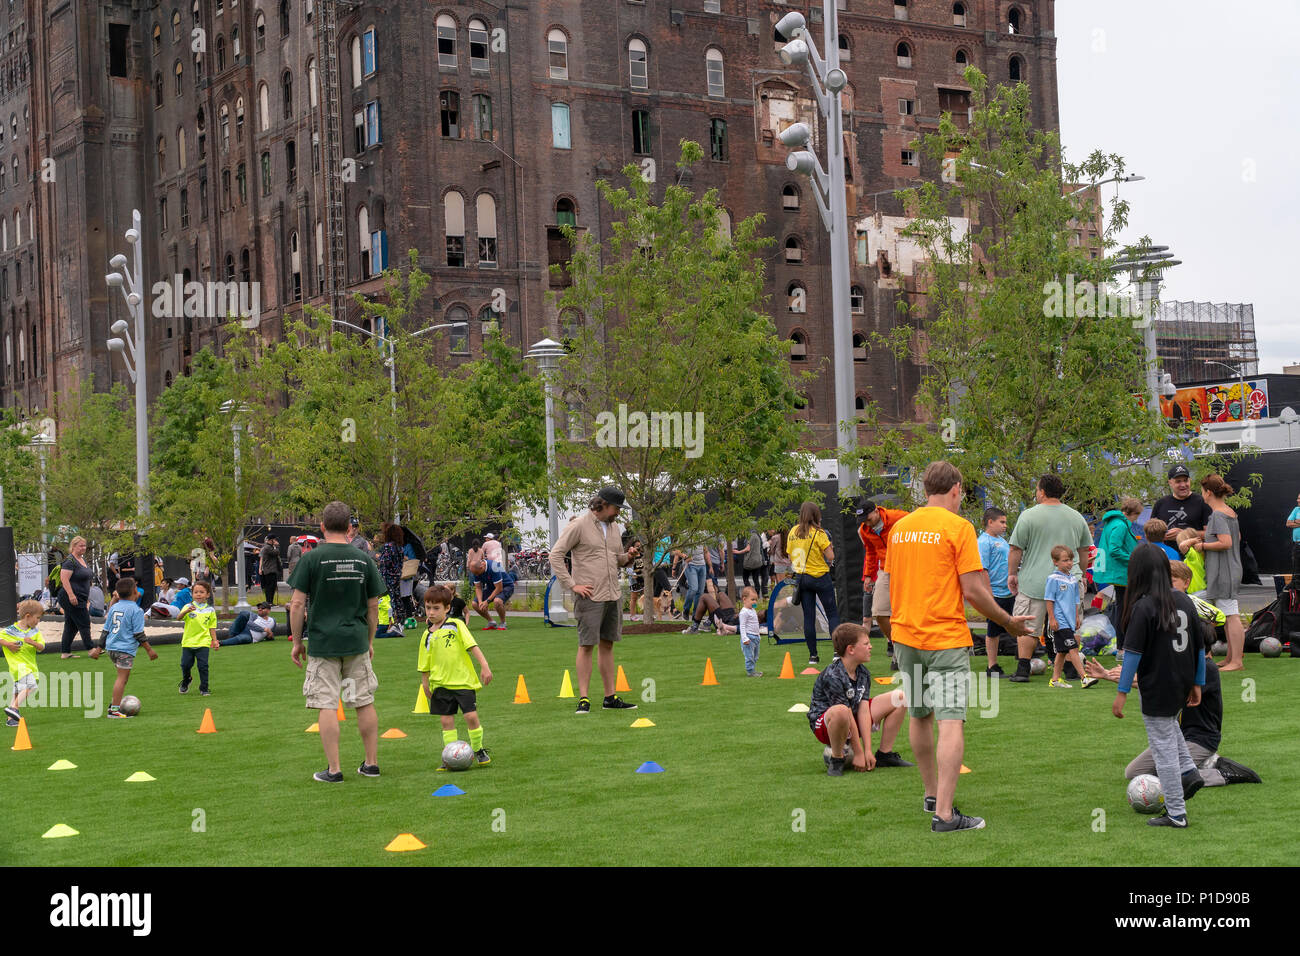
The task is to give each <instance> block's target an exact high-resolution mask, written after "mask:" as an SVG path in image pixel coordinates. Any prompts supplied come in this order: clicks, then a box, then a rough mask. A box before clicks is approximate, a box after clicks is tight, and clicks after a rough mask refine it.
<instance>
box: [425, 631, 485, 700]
mask: <svg viewBox="0 0 1300 956" xmlns="http://www.w3.org/2000/svg"><path fill="white" fill-rule="evenodd" d="M471 647H478V641H476V640H474V635H473V634H471V633H470V632H469V628H468V627H466V626H465V622H464V621H462V620H460V618H455V617H449V618H447V620H445V621H443V622H442V626H441V627H431V628H428V629H426V630H425V632H424V634H422V635H421V636H420V663H419V670H420V672H421V673H425V672H427V673H428V675H429V689H430V690H432V689H433V688H435V687H446V688H447V689H448V690H480V689H482V687H483V684H482V683H481V682H480V681H479V679H478V672H477V671H475V670H474V659H473V658H472V657H470V654H469V649H470V648H471Z"/></svg>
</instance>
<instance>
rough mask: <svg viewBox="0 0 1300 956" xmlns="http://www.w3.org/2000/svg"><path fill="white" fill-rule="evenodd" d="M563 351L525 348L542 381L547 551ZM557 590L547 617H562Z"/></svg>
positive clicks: (555, 511) (556, 516)
mask: <svg viewBox="0 0 1300 956" xmlns="http://www.w3.org/2000/svg"><path fill="white" fill-rule="evenodd" d="M566 354H567V352H566V350H565V348H564V346H563V345H561V344H560V343H559V342H556V341H555V340H554V339H549V338H547V339H542V340H541V341H540V342H537V343H536V344H535V345H533V347H532V348H530V349H529V350H528V358H530V359H533V360H534V361H536V362H537V367H538V368H539V369H541V372H542V384H543V386H544V388H545V391H546V517H547V528H548V531H549V541H548V550H551V549H554V548H555V542H556V541H557V540H559V537H560V511H559V508H558V506H557V505H556V502H555V399H554V397H553V396H554V393H553V388H554V378H555V369H556V368H557V367H558V366H559V364H560V359H561V358H562V357H563V356H564V355H566ZM556 590H558V589H553V591H552V595H551V607H550V615H551V620H553V621H558V620H563V619H564V617H565V610H564V601H563V598H562V595H560V594H558V593H555V591H556Z"/></svg>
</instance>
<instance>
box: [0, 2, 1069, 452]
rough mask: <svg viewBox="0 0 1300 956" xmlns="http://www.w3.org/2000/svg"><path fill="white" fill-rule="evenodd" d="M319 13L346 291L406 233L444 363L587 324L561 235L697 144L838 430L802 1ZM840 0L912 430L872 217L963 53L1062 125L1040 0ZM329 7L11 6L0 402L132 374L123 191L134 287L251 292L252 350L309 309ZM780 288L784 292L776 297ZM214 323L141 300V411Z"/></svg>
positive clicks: (816, 18) (323, 230)
mask: <svg viewBox="0 0 1300 956" xmlns="http://www.w3.org/2000/svg"><path fill="white" fill-rule="evenodd" d="M6 5H7V6H8V10H5V9H4V7H5V6H6ZM334 6H335V10H336V15H337V31H336V34H337V36H336V40H337V42H336V44H335V50H336V55H337V63H338V68H337V77H338V96H337V100H336V102H337V107H336V109H335V113H336V115H337V116H338V120H339V123H340V124H341V128H342V133H343V135H342V167H341V171H342V177H341V178H342V180H343V187H342V188H343V194H342V215H341V220H342V222H343V223H344V225H345V228H344V229H343V249H342V260H341V265H342V272H343V274H342V276H341V281H340V283H339V286H340V287H341V288H342V289H344V290H346V291H347V292H362V293H376V292H378V291H379V290H380V288H381V282H380V280H379V278H378V274H379V272H380V271H381V270H382V268H383V267H384V265H385V264H388V265H400V264H401V263H402V262H404V261H405V258H406V250H408V249H411V248H414V249H417V250H418V251H419V255H420V264H421V266H422V268H424V269H425V270H426V271H428V272H429V273H430V274H431V276H432V283H431V286H430V289H429V292H428V298H427V302H426V303H425V307H424V308H423V309H422V315H424V316H427V317H428V320H429V321H430V322H433V321H441V322H463V323H466V324H465V325H464V326H459V327H458V328H457V329H455V330H453V334H451V335H449V336H447V337H446V338H444V339H443V340H442V346H441V347H442V348H443V349H444V352H445V358H446V360H447V361H448V362H456V361H461V360H465V359H468V358H469V357H472V356H473V355H475V354H477V353H478V352H479V349H480V347H481V341H482V334H483V329H484V327H485V324H486V323H490V322H496V323H499V324H500V327H501V328H502V330H503V331H504V333H505V334H506V336H507V337H508V338H509V339H510V340H511V341H513V342H516V343H518V344H521V345H524V346H527V345H528V344H529V343H531V342H533V341H535V340H537V339H539V338H541V337H542V336H544V335H548V334H549V335H552V336H554V335H557V334H559V335H563V331H564V328H565V327H566V326H568V325H569V324H571V323H575V322H581V321H582V317H581V316H579V315H555V314H554V309H553V307H552V306H550V305H549V304H548V303H547V302H546V298H545V294H546V292H547V290H548V289H549V288H550V287H551V285H552V283H553V282H554V280H553V279H552V277H551V276H550V275H549V272H548V266H549V264H550V263H552V262H557V261H563V260H564V258H565V255H566V246H565V243H564V241H563V239H562V237H561V235H560V232H559V227H560V226H561V225H562V224H564V223H566V222H567V223H572V224H574V225H575V226H576V227H577V228H579V229H584V230H589V231H591V232H592V233H593V234H595V235H596V236H598V237H603V236H604V235H605V234H606V230H607V228H608V221H607V217H608V210H607V209H604V208H602V207H601V204H600V203H599V201H598V199H597V192H596V186H595V184H596V181H597V180H599V179H601V178H617V176H618V171H619V169H620V168H621V167H622V166H623V165H624V164H626V163H628V162H637V163H639V164H641V165H642V168H643V169H644V170H646V171H647V172H648V173H651V172H652V173H653V174H654V175H655V176H656V178H657V179H664V178H666V177H667V175H668V171H670V170H672V168H673V162H674V161H675V159H676V157H677V149H678V146H677V144H678V141H679V140H681V139H683V138H690V139H694V140H696V141H698V142H699V143H700V144H701V145H702V146H703V147H704V149H705V155H706V160H705V161H704V162H703V163H702V164H701V166H700V167H698V168H697V170H696V174H695V177H694V182H693V184H692V185H693V186H694V187H695V188H696V189H698V190H701V191H702V190H704V189H707V188H709V187H717V188H718V190H719V192H720V195H721V197H722V202H723V204H724V206H725V207H726V209H727V212H728V215H729V217H730V219H731V221H739V220H740V219H742V218H744V217H747V216H750V215H753V214H755V213H762V214H763V215H764V216H765V221H766V225H765V227H764V228H765V229H766V230H767V231H768V232H769V234H770V235H772V236H774V237H775V238H776V244H775V246H774V247H773V249H772V251H771V255H770V257H769V260H768V262H767V269H768V280H769V281H768V292H769V294H770V296H771V311H772V315H773V318H774V320H775V323H776V327H777V329H778V331H779V332H780V333H781V334H782V335H786V336H790V337H791V338H792V339H793V340H794V341H795V346H796V347H795V355H794V356H793V357H792V361H794V362H798V363H801V364H803V365H806V366H811V367H817V368H820V369H822V372H823V374H822V376H821V378H820V379H819V381H818V382H817V384H816V386H815V387H814V388H813V389H812V390H811V392H810V394H809V396H808V398H809V399H810V405H809V408H808V410H807V414H808V416H809V420H810V421H811V422H812V423H814V425H816V426H818V427H817V429H816V431H817V434H818V437H819V439H820V440H821V441H822V442H823V443H825V444H827V445H832V444H833V443H834V442H833V430H832V426H831V424H830V422H831V420H832V418H833V415H834V399H833V395H834V391H833V386H832V379H831V371H830V362H829V357H828V352H829V350H830V347H831V328H830V325H831V322H830V309H829V306H828V301H827V300H828V297H829V295H830V276H829V272H828V269H827V267H826V265H825V264H826V263H827V262H828V261H829V256H828V254H827V249H826V237H825V234H824V232H823V230H822V227H821V223H820V220H819V217H818V214H817V210H816V209H815V208H814V204H813V200H812V197H811V195H809V192H808V188H807V186H806V184H804V183H802V182H800V181H799V180H798V179H797V178H796V177H795V176H794V175H793V174H791V173H788V172H787V170H786V168H785V165H784V161H785V155H786V150H785V148H784V147H782V146H781V144H780V142H779V140H777V139H776V134H777V133H778V132H779V131H780V130H781V129H782V128H784V126H786V125H788V124H789V123H790V122H794V121H798V120H804V121H808V122H809V123H810V125H813V126H814V128H815V129H817V130H818V132H817V136H818V137H821V136H824V135H825V133H824V127H823V126H822V125H821V124H819V123H817V121H816V110H815V106H814V103H813V100H812V99H811V94H810V91H809V90H808V87H807V81H806V78H805V77H804V75H803V74H802V73H801V72H800V71H799V70H795V69H791V68H787V67H785V66H784V65H783V64H782V63H781V61H780V59H779V57H778V55H777V48H778V46H779V44H780V41H779V39H778V38H777V37H776V36H775V33H774V24H775V22H776V20H778V19H779V18H780V17H781V16H782V15H784V14H786V13H788V12H790V11H791V10H801V11H802V12H804V13H805V15H806V16H808V18H809V22H810V28H811V30H812V32H813V34H814V36H815V37H816V38H817V40H818V43H819V44H820V41H821V31H822V24H821V22H820V21H821V7H822V4H821V2H820V0H813V2H808V0H791V2H775V0H531V2H524V0H477V2H468V3H436V2H435V3H414V2H404V3H400V4H399V3H391V4H378V3H373V2H359V3H352V4H347V5H345V4H342V3H339V4H335V5H334ZM838 6H839V11H840V12H839V23H840V30H839V32H840V38H839V46H840V49H841V53H842V55H843V56H844V57H845V58H846V62H845V63H844V64H843V65H844V68H845V70H846V72H847V73H848V76H849V81H850V85H849V87H848V88H847V89H846V90H845V91H844V100H843V101H844V108H845V131H846V137H847V140H848V149H847V154H848V166H849V169H848V180H849V183H848V188H849V190H850V193H851V195H850V210H851V211H852V213H853V215H854V219H855V221H856V222H857V223H858V234H859V241H858V243H857V248H856V249H855V253H854V255H853V257H852V261H853V279H852V284H853V293H852V311H853V313H854V321H855V328H856V330H857V335H856V336H855V339H856V341H855V346H856V348H855V357H857V358H858V359H859V364H858V365H857V366H856V367H857V370H858V381H857V392H858V394H859V397H860V399H861V400H862V401H866V400H868V399H869V398H874V399H876V400H877V401H879V402H880V403H881V406H882V411H883V413H884V414H883V417H884V420H885V421H890V420H908V419H910V418H911V417H913V413H914V409H913V407H912V396H913V395H914V392H915V389H916V384H917V379H918V375H919V370H918V368H917V366H916V365H915V364H913V363H911V362H903V363H898V362H896V361H895V360H894V359H893V357H892V356H891V355H889V354H886V353H883V352H878V351H872V350H870V349H868V348H866V346H865V341H866V336H867V335H868V334H869V333H870V332H871V331H873V330H885V329H887V328H889V327H891V326H892V325H894V324H896V323H897V322H898V318H897V316H898V312H897V309H896V306H895V300H896V297H897V296H899V295H900V294H905V293H906V291H907V290H906V284H905V283H900V282H899V278H900V277H899V276H898V275H897V274H895V273H893V264H892V263H891V262H890V261H889V257H888V254H887V253H886V254H885V255H884V256H883V257H882V255H881V252H882V251H883V250H882V249H880V248H877V247H876V246H873V245H872V244H871V242H869V241H868V240H869V234H871V233H872V230H873V228H874V227H878V231H880V230H883V231H885V232H887V231H888V230H887V229H885V226H886V219H887V218H888V217H898V216H900V215H901V212H902V211H901V209H900V208H898V204H897V202H896V200H895V199H894V197H893V195H892V193H893V191H894V190H895V189H897V188H899V187H901V186H905V185H907V184H908V183H910V182H913V181H916V180H918V179H920V178H922V177H928V178H937V176H938V174H939V171H938V170H935V169H928V168H926V166H925V164H923V163H922V162H921V161H920V159H919V156H918V155H917V154H916V153H914V152H913V151H911V149H910V148H909V145H910V143H911V141H912V140H913V139H914V138H915V137H916V136H917V135H919V134H922V133H924V132H926V131H928V130H931V129H934V128H936V127H937V125H938V119H939V115H940V113H941V111H945V110H947V111H951V112H953V114H954V116H955V117H958V120H959V122H960V120H961V119H962V118H964V116H965V113H966V109H967V107H968V105H969V89H968V88H967V87H965V85H964V84H963V82H962V71H963V70H964V68H965V65H966V64H967V63H973V64H975V65H977V66H979V67H980V68H981V69H982V70H984V72H985V73H987V74H988V75H989V76H990V77H991V79H992V80H993V81H994V82H1005V81H1008V80H1015V79H1022V80H1024V81H1026V82H1027V83H1028V84H1029V86H1030V89H1031V92H1032V96H1033V110H1034V119H1035V122H1036V123H1037V124H1038V125H1040V126H1043V127H1046V128H1053V129H1054V128H1056V127H1057V126H1058V113H1057V100H1056V72H1055V38H1054V34H1053V4H1052V2H1051V0H1014V2H1010V0H968V2H957V3H954V2H951V0H838ZM325 12H328V11H327V10H326V8H325V4H323V3H322V2H321V0H150V2H144V0H134V2H132V0H93V2H92V0H16V2H9V3H7V4H6V3H5V2H4V0H0V37H3V36H4V35H5V34H6V33H7V34H8V36H9V38H10V41H9V42H8V43H6V44H5V52H4V53H3V54H0V70H3V69H6V68H9V69H12V68H11V67H10V64H12V63H13V62H15V61H18V62H21V63H23V64H25V69H24V68H22V67H20V68H19V71H18V74H17V76H18V77H19V78H18V79H17V80H16V81H15V82H13V83H6V85H5V86H4V92H3V99H0V104H2V105H0V119H5V117H6V116H7V115H8V114H10V113H13V114H14V115H15V116H16V117H17V122H18V133H19V139H18V141H17V142H14V141H13V138H12V136H10V137H8V142H7V143H5V144H0V160H4V161H5V162H8V156H7V155H6V153H8V152H14V153H15V154H17V153H18V152H21V153H22V154H23V155H22V157H21V158H20V160H19V163H20V165H19V172H20V174H21V176H22V179H21V183H15V182H13V181H12V180H13V179H14V178H17V177H11V185H10V188H9V191H8V192H0V212H4V213H5V215H6V217H7V219H8V221H9V223H10V227H11V231H12V232H14V233H16V231H17V229H18V228H19V226H18V225H16V224H15V216H16V215H17V216H18V221H20V222H22V223H23V225H22V230H23V231H22V236H21V242H18V239H19V237H18V236H17V235H11V239H12V240H13V242H14V244H11V245H9V246H8V247H7V251H6V252H4V253H0V269H3V268H6V267H7V268H9V270H10V271H14V272H15V273H16V272H17V269H18V264H19V263H20V262H21V263H22V270H23V288H22V291H21V292H20V293H9V292H6V296H5V300H4V302H3V306H4V310H3V314H4V319H3V328H2V330H0V331H2V332H3V335H4V336H5V337H6V342H7V341H8V338H9V337H14V338H15V341H17V340H19V339H20V338H21V336H22V335H23V334H24V333H25V334H26V335H27V339H28V343H29V344H28V345H27V346H24V347H23V348H25V352H23V353H22V354H23V356H24V358H22V359H20V358H19V357H18V355H17V354H15V356H14V357H13V360H12V361H11V360H10V357H9V356H8V354H6V356H5V365H4V369H3V373H0V374H3V379H2V380H0V400H2V401H3V402H4V404H6V405H11V406H22V407H25V408H29V409H30V408H32V407H36V406H45V405H47V404H49V403H51V402H52V401H53V397H54V396H55V395H56V394H57V393H59V392H60V391H63V390H66V389H68V388H70V387H72V386H73V384H74V383H75V382H76V381H77V380H79V379H80V378H81V377H83V376H85V375H87V374H89V373H92V372H93V373H94V375H95V379H96V383H97V384H98V385H100V386H102V385H103V384H104V383H106V382H108V381H111V380H120V379H122V378H123V377H124V375H125V372H124V370H123V368H122V366H121V363H120V362H118V361H117V360H115V359H113V360H110V359H111V356H110V353H109V352H108V350H107V349H106V347H105V345H104V340H105V339H106V338H107V337H108V334H109V333H108V332H107V329H108V326H109V325H110V324H111V323H112V322H113V321H114V320H116V319H118V318H125V317H126V309H125V306H124V304H123V303H122V301H121V297H120V295H118V294H117V293H116V292H114V293H113V294H112V295H110V294H109V292H110V290H108V289H107V287H106V286H105V283H104V279H103V275H104V274H105V272H107V271H108V267H107V262H108V260H109V259H110V258H111V257H112V256H113V255H114V254H115V253H117V252H125V251H126V243H125V241H124V240H123V239H122V238H121V237H122V233H123V232H124V230H125V229H126V228H127V227H128V226H129V225H130V214H131V209H132V207H139V208H140V209H141V211H142V212H143V214H144V222H145V229H144V232H145V242H146V246H145V255H146V261H147V264H148V265H147V268H148V271H149V279H150V283H151V284H152V282H155V281H157V280H158V279H170V278H171V277H172V276H180V277H181V279H182V281H183V282H188V281H192V280H196V281H200V282H202V281H218V282H219V281H237V282H244V283H252V282H256V283H258V285H259V289H258V292H259V294H260V303H259V305H260V309H259V311H260V327H261V330H262V333H263V335H264V336H265V337H266V338H267V339H273V338H275V337H276V336H278V335H279V334H280V329H281V328H282V323H283V317H284V316H285V315H286V314H291V313H292V312H294V311H295V310H297V309H300V308H302V306H303V304H304V303H315V304H318V305H325V304H327V303H328V301H329V299H328V298H327V297H326V286H327V282H326V280H327V276H328V274H329V272H330V261H331V257H330V252H331V245H330V242H329V235H328V234H327V231H328V222H329V217H328V215H327V209H326V189H325V185H326V184H325V172H324V171H325V170H326V169H328V168H329V162H328V160H329V150H328V148H327V146H328V124H327V123H326V122H325V112H326V108H327V103H328V102H329V101H330V100H329V97H328V92H329V91H328V84H326V83H324V82H323V80H324V75H323V72H324V71H323V67H322V64H320V63H318V62H317V60H318V57H319V55H320V54H319V52H318V50H319V47H318V38H317V35H316V32H317V30H318V29H319V28H320V27H321V24H322V20H323V16H324V13H325ZM27 106H30V114H31V129H30V130H28V128H27V114H26V112H25V111H24V107H27ZM42 163H45V165H44V166H42V165H41V164H42ZM41 169H48V170H50V172H51V175H49V176H48V177H46V179H45V180H43V179H42V178H41V177H40V176H39V175H38V176H35V177H34V176H33V172H34V171H35V172H39V171H40V170H41ZM660 188H662V185H661V187H660ZM15 190H17V192H15ZM33 206H34V209H33V208H32V207H33ZM33 217H34V230H35V231H34V232H33ZM0 221H3V219H0ZM873 224H874V226H873ZM882 234H883V232H882ZM33 281H35V282H36V283H37V284H36V285H35V286H33V285H32V283H33ZM497 290H503V292H504V301H505V303H506V305H505V308H504V309H503V310H502V312H501V313H500V314H498V313H497V312H496V311H494V310H493V308H492V305H493V302H494V299H495V300H496V301H500V298H501V296H500V295H499V294H498V292H497ZM799 290H802V292H803V294H802V295H796V293H797V292H798V291H799ZM799 302H802V303H804V305H803V311H792V304H793V308H798V307H799V306H798V303H799ZM349 309H350V310H351V311H352V312H355V308H354V307H352V306H350V305H349ZM348 318H349V320H351V321H359V319H357V317H356V315H355V314H349V316H348ZM218 325H219V321H218V320H215V319H213V318H211V317H205V316H203V315H195V316H185V315H180V316H175V317H167V316H163V317H151V318H150V320H149V328H148V332H147V339H148V351H149V355H150V368H149V376H150V391H151V400H152V397H153V395H154V394H156V392H157V390H158V389H160V388H162V387H165V385H166V384H168V383H170V381H171V380H172V379H173V378H174V377H175V376H176V375H179V374H183V373H184V370H185V369H186V367H187V365H188V362H189V361H190V358H191V356H192V355H193V354H194V353H195V352H197V351H198V350H199V349H200V348H202V347H203V346H204V345H205V344H208V343H210V342H212V341H213V340H214V338H215V336H216V335H217V331H218ZM461 329H463V330H464V331H461ZM24 363H25V364H24Z"/></svg>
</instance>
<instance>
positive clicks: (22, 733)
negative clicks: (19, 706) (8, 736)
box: [9, 717, 32, 750]
mask: <svg viewBox="0 0 1300 956" xmlns="http://www.w3.org/2000/svg"><path fill="white" fill-rule="evenodd" d="M9 749H10V750H31V749H32V738H31V737H29V736H27V718H26V717H19V718H18V732H17V733H16V734H14V745H13V746H12V747H10V748H9Z"/></svg>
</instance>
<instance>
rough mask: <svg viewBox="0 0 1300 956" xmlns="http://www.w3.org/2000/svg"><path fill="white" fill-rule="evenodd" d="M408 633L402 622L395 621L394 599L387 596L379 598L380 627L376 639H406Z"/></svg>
mask: <svg viewBox="0 0 1300 956" xmlns="http://www.w3.org/2000/svg"><path fill="white" fill-rule="evenodd" d="M405 636H406V631H405V629H404V628H403V627H402V624H401V622H400V621H394V620H393V599H392V598H390V597H389V596H388V595H387V594H381V595H380V596H379V627H378V628H377V629H376V630H375V637H405Z"/></svg>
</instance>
